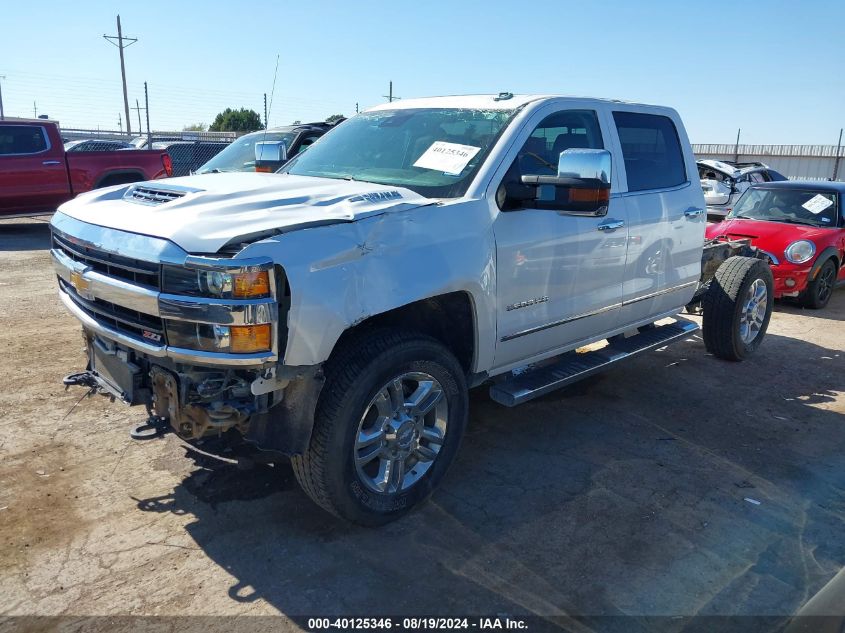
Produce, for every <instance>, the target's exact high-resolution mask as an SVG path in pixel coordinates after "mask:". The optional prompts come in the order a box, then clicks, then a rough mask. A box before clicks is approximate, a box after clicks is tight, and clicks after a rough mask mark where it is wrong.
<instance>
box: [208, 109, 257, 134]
mask: <svg viewBox="0 0 845 633" xmlns="http://www.w3.org/2000/svg"><path fill="white" fill-rule="evenodd" d="M208 129H209V130H210V131H212V132H255V131H256V130H263V129H264V126H263V125H262V123H261V117H260V116H259V115H258V112H256V111H255V110H247V109H246V108H240V109H239V110H233V109H232V108H226V109H225V110H223V112H221V113H220V114H218V115H217V116H216V117H214V123H212V124H211V125H210V126H209V128H208Z"/></svg>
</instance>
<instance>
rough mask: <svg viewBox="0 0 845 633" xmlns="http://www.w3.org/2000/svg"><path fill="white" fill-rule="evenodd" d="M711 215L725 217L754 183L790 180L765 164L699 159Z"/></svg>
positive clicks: (717, 218) (700, 175) (700, 174)
mask: <svg viewBox="0 0 845 633" xmlns="http://www.w3.org/2000/svg"><path fill="white" fill-rule="evenodd" d="M696 165H697V166H698V176H699V178H700V179H701V189H702V190H703V191H704V201H705V203H706V204H707V216H708V217H709V218H711V219H715V220H721V219H723V218H724V217H725V216H726V215H727V214H728V213H730V210H731V209H732V208H733V205H734V203H736V201H737V200H739V197H740V196H741V195H742V194H743V193H745V190H746V189H748V187H750V186H751V185H752V184H756V183H763V182H772V181H775V180H786V179H787V178H786V176H783V175H782V174H779V173H778V172H776V171H775V170H774V169H772V168H771V167H769V166H768V165H766V164H764V163H735V162H733V161H727V160H710V159H702V160H698V161H696Z"/></svg>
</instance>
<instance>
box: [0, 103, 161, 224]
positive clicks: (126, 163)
mask: <svg viewBox="0 0 845 633" xmlns="http://www.w3.org/2000/svg"><path fill="white" fill-rule="evenodd" d="M172 173H173V165H172V163H171V162H170V156H168V155H167V152H166V151H158V150H120V151H109V152H78V153H76V152H72V153H70V154H68V153H66V152H65V150H64V146H63V144H62V137H61V136H60V135H59V126H58V125H57V124H56V123H54V122H52V121H44V120H40V119H36V120H8V119H6V120H2V121H0V217H17V216H28V215H38V214H42V213H52V212H53V211H55V210H56V208H57V207H58V206H59V205H60V204H62V203H63V202H66V201H68V200H70V199H71V198H73V197H74V196H75V195H77V194H79V193H82V192H83V191H90V190H91V189H97V188H99V187H108V186H110V185H118V184H121V183H127V182H135V181H138V180H153V179H154V178H164V177H167V176H170V175H172Z"/></svg>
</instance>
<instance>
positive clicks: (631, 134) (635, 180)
mask: <svg viewBox="0 0 845 633" xmlns="http://www.w3.org/2000/svg"><path fill="white" fill-rule="evenodd" d="M613 120H614V121H615V122H616V129H617V130H618V132H619V142H620V143H621V144H622V158H623V159H624V160H625V172H626V173H627V175H628V191H645V190H647V189H664V188H667V187H676V186H678V185H681V184H683V183H685V182H687V173H686V168H685V167H684V156H683V152H682V151H681V142H680V141H679V140H678V131H677V130H676V129H675V124H674V123H672V119H670V118H669V117H665V116H659V115H655V114H640V113H638V112H614V113H613Z"/></svg>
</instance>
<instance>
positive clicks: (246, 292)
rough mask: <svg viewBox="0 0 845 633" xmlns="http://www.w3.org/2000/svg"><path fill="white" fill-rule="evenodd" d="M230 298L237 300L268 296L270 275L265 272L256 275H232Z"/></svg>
mask: <svg viewBox="0 0 845 633" xmlns="http://www.w3.org/2000/svg"><path fill="white" fill-rule="evenodd" d="M232 277H233V281H234V284H233V288H232V296H233V297H237V298H238V299H250V298H254V297H266V296H268V295H269V294H270V274H269V273H268V272H267V271H266V270H262V271H261V272H257V273H241V274H238V275H233V276H232Z"/></svg>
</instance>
